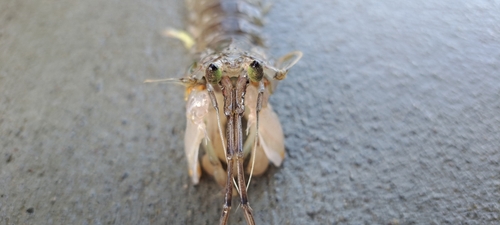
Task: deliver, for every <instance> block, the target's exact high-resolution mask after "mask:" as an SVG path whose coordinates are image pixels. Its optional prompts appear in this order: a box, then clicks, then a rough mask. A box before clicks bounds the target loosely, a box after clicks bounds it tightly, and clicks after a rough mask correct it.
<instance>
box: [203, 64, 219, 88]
mask: <svg viewBox="0 0 500 225" xmlns="http://www.w3.org/2000/svg"><path fill="white" fill-rule="evenodd" d="M205 77H206V78H207V81H208V82H210V83H212V84H216V83H219V81H220V79H221V77H222V71H221V70H220V69H219V67H217V66H216V65H214V64H213V63H211V64H210V65H208V67H207V72H206V74H205Z"/></svg>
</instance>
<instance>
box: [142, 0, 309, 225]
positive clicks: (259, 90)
mask: <svg viewBox="0 0 500 225" xmlns="http://www.w3.org/2000/svg"><path fill="white" fill-rule="evenodd" d="M186 4H187V7H188V13H189V15H188V19H189V23H188V28H187V30H188V32H189V33H186V32H182V31H176V30H168V31H167V32H166V34H167V35H168V36H173V37H177V38H179V39H181V40H182V41H183V42H184V44H185V45H186V47H188V48H190V51H191V54H192V55H193V59H194V63H193V64H192V65H191V66H190V67H189V69H188V71H187V72H186V74H185V76H184V77H183V78H180V79H166V80H163V81H167V82H176V83H180V84H183V85H184V86H185V87H186V96H187V99H186V100H187V104H186V121H187V122H186V133H185V138H184V150H185V154H186V159H187V162H188V172H189V176H190V177H191V181H192V182H193V184H198V182H199V179H200V176H201V168H200V162H199V152H200V151H199V148H200V145H201V146H203V148H204V150H205V154H204V155H203V157H201V158H202V159H201V167H203V169H204V170H205V171H206V172H207V173H208V174H210V175H212V176H213V177H214V179H215V180H216V182H217V183H218V184H220V185H221V186H223V187H225V192H224V202H223V210H222V213H221V217H220V224H221V225H225V224H227V221H228V218H229V212H230V210H231V201H232V196H233V185H234V188H235V189H236V191H237V192H238V193H239V197H240V204H241V207H242V209H243V212H244V216H245V220H246V222H247V224H249V225H253V224H255V221H254V217H253V213H252V209H251V207H250V205H249V201H248V195H247V187H248V184H249V183H250V180H251V177H252V176H253V175H260V174H262V173H264V172H265V170H266V169H267V167H268V165H269V161H270V162H271V163H272V164H274V165H275V166H277V167H279V166H280V165H281V163H282V161H283V159H284V157H285V146H284V136H283V131H282V128H281V124H280V122H279V119H278V116H277V115H276V113H275V112H274V111H273V108H272V107H271V104H270V103H269V101H268V100H269V97H270V95H271V94H272V93H273V92H274V90H275V89H276V85H277V83H278V81H280V80H283V79H285V77H286V76H287V73H288V71H289V69H290V68H291V67H292V66H293V65H294V64H296V63H297V62H298V61H299V60H300V58H301V57H302V53H301V52H299V51H293V52H290V53H288V54H286V55H284V56H282V57H280V58H278V59H277V60H276V61H275V62H274V63H273V61H272V60H270V59H268V58H267V56H266V54H265V48H264V41H263V38H262V37H261V36H260V33H261V29H262V17H263V15H264V14H265V11H266V10H265V8H266V7H264V6H263V4H262V3H261V2H259V1H252V0H204V1H197V0H187V1H186ZM157 81H158V80H157ZM145 82H155V81H151V80H147V81H145ZM245 122H246V124H244V123H245ZM246 162H248V165H247V166H246V167H245V166H244V163H246ZM245 173H249V174H250V175H249V179H248V181H247V180H245ZM247 182H248V183H247Z"/></svg>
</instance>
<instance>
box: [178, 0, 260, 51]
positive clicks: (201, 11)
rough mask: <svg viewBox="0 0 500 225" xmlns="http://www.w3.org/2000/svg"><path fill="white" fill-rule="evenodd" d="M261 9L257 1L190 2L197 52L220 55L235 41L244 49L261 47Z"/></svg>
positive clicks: (188, 1)
mask: <svg viewBox="0 0 500 225" xmlns="http://www.w3.org/2000/svg"><path fill="white" fill-rule="evenodd" d="M260 5H261V4H260V1H255V0H253V1H252V0H247V1H244V0H187V7H188V13H189V27H188V30H189V31H190V33H191V34H192V35H193V37H194V39H195V41H196V44H195V47H194V48H195V51H196V52H202V51H205V50H206V49H212V50H215V51H218V50H221V49H223V48H225V47H227V46H228V45H229V44H231V43H234V42H235V41H236V42H238V45H239V46H240V47H242V48H252V47H256V46H262V45H263V41H262V38H261V36H260V33H261V27H262V22H261V20H262V9H261V6H260ZM241 45H248V46H241Z"/></svg>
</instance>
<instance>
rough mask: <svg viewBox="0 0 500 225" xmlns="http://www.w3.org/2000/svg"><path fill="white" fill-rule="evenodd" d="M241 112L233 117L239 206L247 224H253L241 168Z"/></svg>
mask: <svg viewBox="0 0 500 225" xmlns="http://www.w3.org/2000/svg"><path fill="white" fill-rule="evenodd" d="M241 116H242V115H241V114H239V115H236V116H235V117H234V119H235V125H236V126H235V128H236V130H235V134H236V137H235V138H236V147H237V152H236V167H237V168H238V169H237V170H238V171H237V172H238V186H239V188H240V200H241V208H243V212H244V213H245V219H246V221H247V224H248V225H255V221H254V219H253V214H252V208H250V205H249V203H248V195H247V187H246V183H245V170H244V169H243V138H242V134H243V129H242V127H241Z"/></svg>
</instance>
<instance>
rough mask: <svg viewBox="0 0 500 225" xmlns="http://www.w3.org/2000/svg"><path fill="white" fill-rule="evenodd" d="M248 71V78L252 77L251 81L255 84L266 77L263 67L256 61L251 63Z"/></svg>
mask: <svg viewBox="0 0 500 225" xmlns="http://www.w3.org/2000/svg"><path fill="white" fill-rule="evenodd" d="M247 71H248V77H250V80H251V81H253V82H259V81H260V80H262V77H263V76H264V69H263V68H262V65H260V63H259V62H257V61H255V60H254V61H253V62H252V63H250V67H248V70H247Z"/></svg>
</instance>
